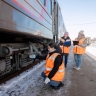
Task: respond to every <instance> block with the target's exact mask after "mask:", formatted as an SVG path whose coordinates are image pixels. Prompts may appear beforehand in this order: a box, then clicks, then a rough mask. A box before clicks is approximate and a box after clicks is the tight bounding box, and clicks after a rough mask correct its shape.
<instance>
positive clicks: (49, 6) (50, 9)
mask: <svg viewBox="0 0 96 96" xmlns="http://www.w3.org/2000/svg"><path fill="white" fill-rule="evenodd" d="M47 10H48V12H49V13H50V14H51V15H52V0H48V5H47Z"/></svg>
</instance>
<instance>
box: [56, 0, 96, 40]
mask: <svg viewBox="0 0 96 96" xmlns="http://www.w3.org/2000/svg"><path fill="white" fill-rule="evenodd" d="M58 3H59V5H60V7H61V12H62V15H63V19H64V23H65V27H66V30H67V31H68V32H69V35H70V37H71V39H74V38H76V37H77V35H78V32H79V31H80V30H84V34H85V36H86V37H91V38H95V37H96V0H58Z"/></svg>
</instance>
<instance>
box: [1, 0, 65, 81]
mask: <svg viewBox="0 0 96 96" xmlns="http://www.w3.org/2000/svg"><path fill="white" fill-rule="evenodd" d="M65 31H66V28H65V24H64V20H63V16H62V13H61V9H60V6H59V3H58V1H57V0H0V79H1V78H2V77H3V76H5V75H6V76H7V75H8V74H9V73H12V72H13V71H18V70H20V69H22V68H23V67H26V66H28V65H30V64H32V62H33V61H34V58H35V57H36V55H37V54H40V53H41V52H44V50H46V48H47V45H48V44H49V43H50V42H55V43H56V42H58V39H59V38H60V37H62V36H63V35H64V32H65Z"/></svg>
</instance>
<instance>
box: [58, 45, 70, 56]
mask: <svg viewBox="0 0 96 96" xmlns="http://www.w3.org/2000/svg"><path fill="white" fill-rule="evenodd" d="M60 48H61V50H62V53H67V54H69V52H70V47H66V46H63V45H60Z"/></svg>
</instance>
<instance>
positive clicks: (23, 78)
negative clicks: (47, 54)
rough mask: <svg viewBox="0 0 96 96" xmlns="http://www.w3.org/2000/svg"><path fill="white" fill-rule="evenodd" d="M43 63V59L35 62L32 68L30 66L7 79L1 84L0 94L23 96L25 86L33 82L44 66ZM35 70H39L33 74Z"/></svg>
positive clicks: (2, 95) (3, 95)
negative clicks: (37, 62) (38, 62)
mask: <svg viewBox="0 0 96 96" xmlns="http://www.w3.org/2000/svg"><path fill="white" fill-rule="evenodd" d="M44 64H45V61H43V62H41V63H40V64H37V65H36V66H34V68H30V69H29V70H27V71H25V72H23V73H21V74H20V75H19V76H17V77H15V78H13V79H11V80H9V81H7V82H6V83H4V84H1V85H0V96H23V92H24V90H26V89H27V87H28V86H29V85H30V84H31V83H32V82H34V80H35V79H36V77H37V76H36V75H39V76H40V74H41V72H42V71H43V70H44V67H42V66H44ZM39 68H40V70H39ZM37 70H39V71H40V72H38V74H36V75H35V73H36V71H37ZM33 73H34V74H33ZM33 77H34V78H33ZM14 94H15V95H14Z"/></svg>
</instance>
